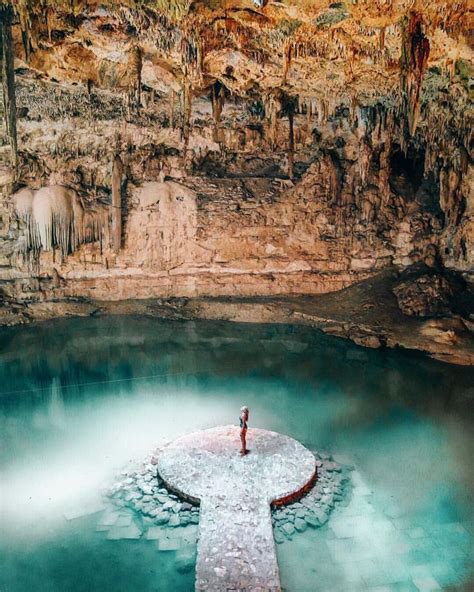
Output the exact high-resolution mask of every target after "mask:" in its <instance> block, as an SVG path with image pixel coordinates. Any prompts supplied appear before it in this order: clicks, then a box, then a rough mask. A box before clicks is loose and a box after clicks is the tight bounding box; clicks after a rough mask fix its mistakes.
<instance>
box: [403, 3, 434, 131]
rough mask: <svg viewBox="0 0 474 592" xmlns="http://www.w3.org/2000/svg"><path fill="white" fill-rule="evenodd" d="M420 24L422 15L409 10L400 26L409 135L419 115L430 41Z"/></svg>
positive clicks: (414, 127)
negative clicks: (407, 15)
mask: <svg viewBox="0 0 474 592" xmlns="http://www.w3.org/2000/svg"><path fill="white" fill-rule="evenodd" d="M422 25H423V19H422V16H421V15H420V14H419V13H417V12H411V13H410V15H409V17H408V18H407V19H406V21H405V22H404V23H403V27H402V54H401V58H400V66H401V89H402V91H403V92H404V101H405V113H406V115H407V118H408V130H409V132H410V135H411V136H413V135H414V134H415V131H416V127H417V125H418V120H419V117H420V107H421V104H420V93H421V85H422V83H423V76H424V74H425V70H426V66H427V64H428V56H429V54H430V42H429V40H428V38H427V37H426V36H425V34H424V33H423V29H422Z"/></svg>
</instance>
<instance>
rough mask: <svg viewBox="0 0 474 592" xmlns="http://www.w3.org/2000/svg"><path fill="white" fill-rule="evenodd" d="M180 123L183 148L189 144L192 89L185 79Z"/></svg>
mask: <svg viewBox="0 0 474 592" xmlns="http://www.w3.org/2000/svg"><path fill="white" fill-rule="evenodd" d="M181 96H182V103H183V104H182V114H183V118H182V123H181V139H182V140H183V142H184V144H185V147H187V145H188V142H189V134H190V127H191V110H192V88H191V82H190V81H189V79H188V78H187V77H185V79H184V82H183V91H182V95H181Z"/></svg>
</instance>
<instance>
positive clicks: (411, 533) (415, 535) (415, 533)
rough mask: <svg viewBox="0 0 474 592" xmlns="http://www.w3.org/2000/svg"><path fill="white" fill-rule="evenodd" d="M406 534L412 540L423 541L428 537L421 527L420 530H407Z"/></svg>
mask: <svg viewBox="0 0 474 592" xmlns="http://www.w3.org/2000/svg"><path fill="white" fill-rule="evenodd" d="M406 534H407V536H408V537H409V538H411V539H421V538H423V537H426V536H428V535H427V533H426V530H425V529H424V528H421V526H419V527H418V528H412V529H411V530H407V531H406Z"/></svg>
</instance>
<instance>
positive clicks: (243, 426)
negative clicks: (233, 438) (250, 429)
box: [240, 407, 249, 456]
mask: <svg viewBox="0 0 474 592" xmlns="http://www.w3.org/2000/svg"><path fill="white" fill-rule="evenodd" d="M248 420H249V408H248V407H242V408H241V410H240V441H241V442H242V448H241V449H240V455H241V456H244V455H245V454H247V452H248V450H247V441H246V438H247V422H248Z"/></svg>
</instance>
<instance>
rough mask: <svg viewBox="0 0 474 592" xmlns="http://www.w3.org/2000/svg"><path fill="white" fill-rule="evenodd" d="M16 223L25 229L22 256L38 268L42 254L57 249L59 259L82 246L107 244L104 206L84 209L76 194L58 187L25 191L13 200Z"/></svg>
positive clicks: (107, 216)
mask: <svg viewBox="0 0 474 592" xmlns="http://www.w3.org/2000/svg"><path fill="white" fill-rule="evenodd" d="M12 201H13V204H14V209H15V213H16V216H17V219H18V220H19V221H21V222H22V223H23V224H24V225H25V226H24V229H25V238H26V241H25V243H24V252H23V255H24V256H26V259H27V261H28V262H29V263H31V264H32V265H37V263H38V258H39V254H40V252H41V251H53V252H54V250H55V249H59V252H60V254H61V258H62V259H64V258H65V257H66V256H67V255H68V254H69V253H73V252H74V251H75V250H77V248H78V247H79V245H81V244H83V243H85V242H95V241H100V243H101V246H102V243H103V242H104V240H105V241H106V243H107V244H108V243H109V242H110V237H109V231H108V227H109V212H108V210H107V209H106V208H104V207H103V206H101V205H100V204H99V205H95V206H93V207H88V208H84V206H83V204H82V202H81V200H80V198H79V196H78V195H77V193H76V191H74V190H73V189H69V188H68V187H63V186H61V185H51V186H49V187H43V188H41V189H39V190H38V191H33V190H31V189H29V188H27V187H25V188H23V189H20V190H19V191H18V192H17V193H15V194H14V195H13V196H12Z"/></svg>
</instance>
